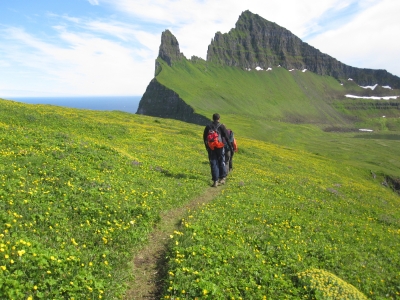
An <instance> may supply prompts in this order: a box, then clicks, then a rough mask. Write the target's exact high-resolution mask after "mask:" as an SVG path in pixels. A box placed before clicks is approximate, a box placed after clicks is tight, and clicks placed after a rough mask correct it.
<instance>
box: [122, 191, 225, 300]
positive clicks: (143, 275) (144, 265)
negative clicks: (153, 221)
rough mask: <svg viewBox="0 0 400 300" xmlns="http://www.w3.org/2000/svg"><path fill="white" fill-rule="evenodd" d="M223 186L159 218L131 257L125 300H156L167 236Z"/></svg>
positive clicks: (158, 295)
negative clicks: (152, 229)
mask: <svg viewBox="0 0 400 300" xmlns="http://www.w3.org/2000/svg"><path fill="white" fill-rule="evenodd" d="M222 189H223V187H219V188H213V187H210V188H208V189H206V190H205V193H203V194H201V195H199V196H198V197H196V198H194V199H193V200H191V201H190V202H188V203H186V204H185V205H184V206H181V207H178V208H174V209H171V210H169V211H166V212H164V213H162V214H161V215H160V217H161V220H160V222H159V223H158V224H157V225H156V228H155V229H154V231H152V232H151V233H150V235H149V239H148V242H147V244H146V245H145V246H144V247H143V248H142V249H140V250H139V251H138V252H137V253H135V256H134V258H133V270H132V273H133V274H134V276H135V279H134V282H133V284H132V286H131V287H130V288H129V289H128V290H127V291H126V293H125V295H124V299H125V300H131V299H135V300H137V299H146V300H149V299H159V298H160V296H161V295H160V293H161V290H160V289H161V288H162V280H163V278H165V276H164V275H165V272H166V269H165V267H166V258H165V253H166V251H167V249H166V247H167V244H168V241H169V235H170V234H172V233H173V231H174V230H178V227H179V222H180V220H181V219H182V218H183V217H184V216H185V214H186V213H187V212H188V210H191V211H192V210H195V209H197V208H199V207H200V206H201V205H203V204H206V203H208V202H210V201H211V200H212V199H213V198H215V197H216V196H217V195H218V194H219V193H220V192H221V191H222Z"/></svg>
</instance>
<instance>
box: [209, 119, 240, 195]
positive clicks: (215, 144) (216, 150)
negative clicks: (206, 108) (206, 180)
mask: <svg viewBox="0 0 400 300" xmlns="http://www.w3.org/2000/svg"><path fill="white" fill-rule="evenodd" d="M212 119H213V121H212V123H211V124H209V125H207V126H206V127H205V128H204V133H203V141H204V144H205V147H206V149H207V152H208V159H209V161H210V167H211V177H212V181H213V184H212V186H213V187H217V186H218V184H225V180H226V175H227V172H226V167H225V147H224V146H225V144H224V141H225V143H226V144H227V145H228V147H229V149H230V150H231V151H232V149H233V147H232V143H231V142H230V140H229V134H228V132H227V130H226V127H225V125H224V124H222V123H220V122H219V120H220V115H219V114H217V113H215V114H213V116H212ZM232 152H233V151H232Z"/></svg>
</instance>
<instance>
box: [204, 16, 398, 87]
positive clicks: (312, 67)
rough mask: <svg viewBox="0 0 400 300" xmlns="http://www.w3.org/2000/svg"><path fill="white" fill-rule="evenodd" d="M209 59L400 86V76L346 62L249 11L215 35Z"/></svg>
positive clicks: (248, 66) (210, 46)
mask: <svg viewBox="0 0 400 300" xmlns="http://www.w3.org/2000/svg"><path fill="white" fill-rule="evenodd" d="M207 61H209V62H214V63H217V64H220V65H228V66H235V67H239V68H242V69H245V70H246V69H255V68H257V67H260V68H262V69H268V68H272V67H276V66H278V65H280V66H282V67H284V68H286V69H288V70H291V69H299V70H302V69H307V70H309V71H312V72H314V73H317V74H319V75H329V76H332V77H335V78H337V79H341V80H343V79H346V80H347V79H348V78H353V79H354V80H355V81H356V82H357V83H358V84H360V85H371V84H376V83H378V84H380V85H390V86H392V87H395V88H400V78H399V77H397V76H394V75H392V74H390V73H388V72H387V71H386V70H373V69H360V68H355V67H351V66H348V65H346V64H343V63H341V62H340V61H338V60H336V59H335V58H333V57H331V56H329V55H327V54H324V53H322V52H321V51H319V50H318V49H316V48H314V47H312V46H310V45H309V44H307V43H305V42H303V41H302V40H301V39H300V38H299V37H297V36H296V35H294V34H293V33H291V32H290V31H289V30H287V29H285V28H283V27H281V26H279V25H277V24H276V23H273V22H270V21H267V20H265V19H263V18H262V17H260V16H259V15H257V14H253V13H251V12H250V11H248V10H247V11H245V12H243V13H242V14H241V15H240V16H239V19H238V21H237V22H236V25H235V28H233V29H231V30H230V31H229V32H228V33H225V34H222V33H220V32H217V33H216V34H215V37H214V39H212V41H211V44H210V45H209V46H208V51H207Z"/></svg>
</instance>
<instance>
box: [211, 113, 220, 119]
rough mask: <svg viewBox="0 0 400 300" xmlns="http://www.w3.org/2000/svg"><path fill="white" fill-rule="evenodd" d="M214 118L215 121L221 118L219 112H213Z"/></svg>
mask: <svg viewBox="0 0 400 300" xmlns="http://www.w3.org/2000/svg"><path fill="white" fill-rule="evenodd" d="M212 118H213V121H218V120H219V119H220V116H219V114H217V113H215V114H213V117H212Z"/></svg>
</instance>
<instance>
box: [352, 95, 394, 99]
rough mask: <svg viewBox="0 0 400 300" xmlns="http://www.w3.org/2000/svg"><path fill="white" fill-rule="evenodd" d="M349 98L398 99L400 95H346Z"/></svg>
mask: <svg viewBox="0 0 400 300" xmlns="http://www.w3.org/2000/svg"><path fill="white" fill-rule="evenodd" d="M344 96H345V97H347V98H355V99H369V100H390V99H394V100H397V98H399V97H400V96H383V97H377V96H371V97H367V96H354V95H344Z"/></svg>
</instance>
